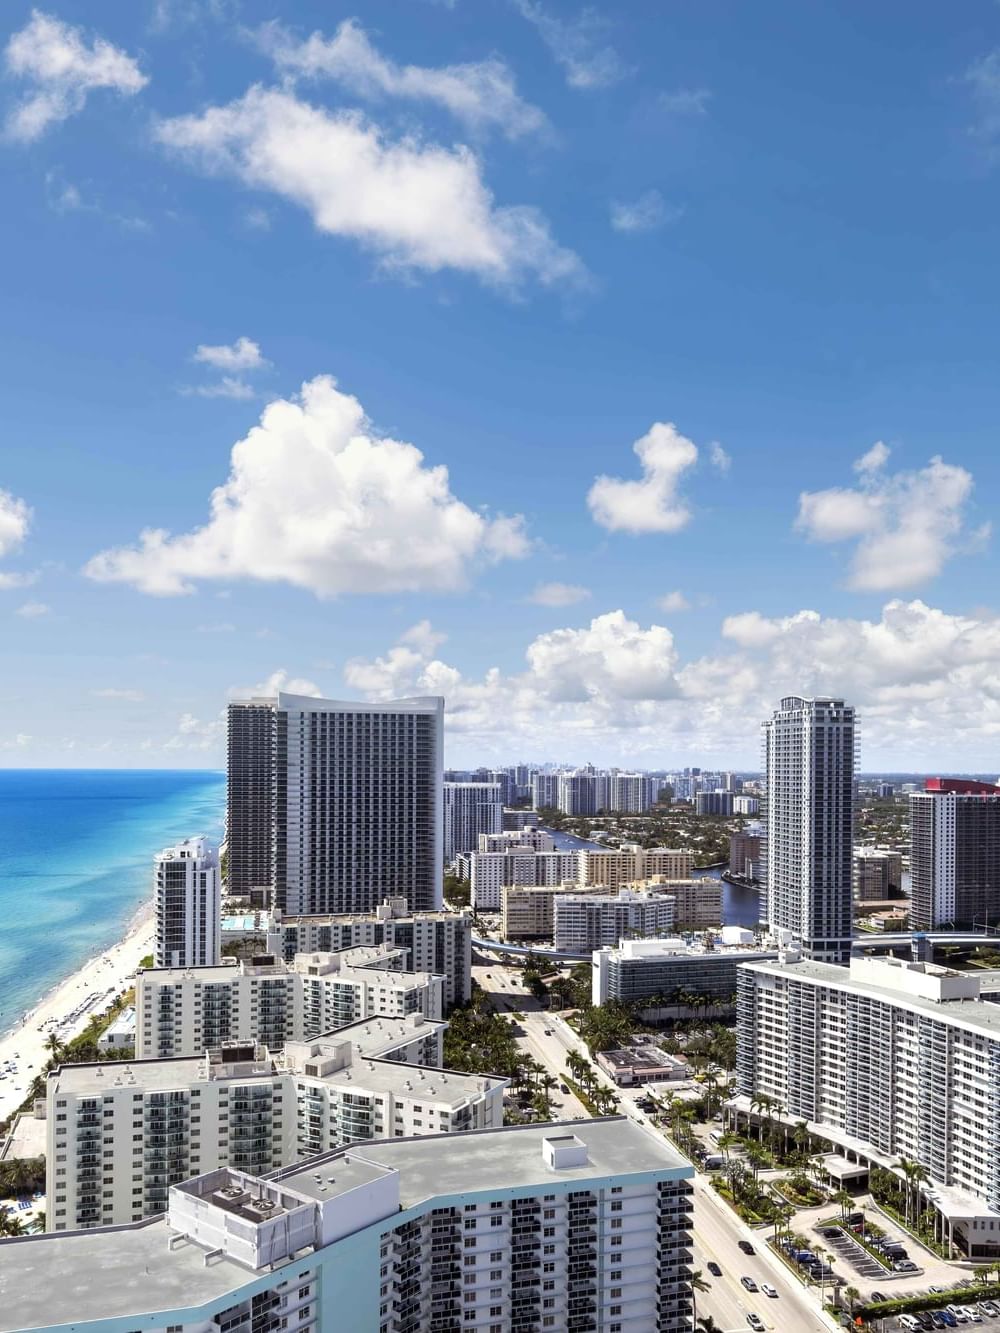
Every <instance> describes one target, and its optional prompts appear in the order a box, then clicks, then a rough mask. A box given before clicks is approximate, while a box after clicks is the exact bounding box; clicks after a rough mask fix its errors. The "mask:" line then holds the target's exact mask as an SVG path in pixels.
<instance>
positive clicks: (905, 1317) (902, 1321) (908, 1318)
mask: <svg viewBox="0 0 1000 1333" xmlns="http://www.w3.org/2000/svg"><path fill="white" fill-rule="evenodd" d="M899 1327H900V1328H909V1329H919V1327H920V1325H919V1324H918V1323H917V1321H916V1319H915V1318H914V1316H913V1315H911V1314H901V1315H900V1316H899Z"/></svg>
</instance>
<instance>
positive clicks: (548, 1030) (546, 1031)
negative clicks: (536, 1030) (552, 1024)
mask: <svg viewBox="0 0 1000 1333" xmlns="http://www.w3.org/2000/svg"><path fill="white" fill-rule="evenodd" d="M545 1035H546V1036H547V1037H551V1036H552V1029H551V1028H546V1029H545Z"/></svg>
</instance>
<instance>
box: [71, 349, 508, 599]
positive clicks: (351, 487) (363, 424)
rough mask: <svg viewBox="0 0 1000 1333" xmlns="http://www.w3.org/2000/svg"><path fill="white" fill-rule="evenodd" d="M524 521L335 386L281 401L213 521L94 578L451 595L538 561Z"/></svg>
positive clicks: (154, 538)
mask: <svg viewBox="0 0 1000 1333" xmlns="http://www.w3.org/2000/svg"><path fill="white" fill-rule="evenodd" d="M528 549H529V545H528V540H527V538H526V536H525V532H524V525H523V521H522V519H521V518H520V517H513V518H511V517H506V516H504V515H498V516H497V517H495V518H490V517H487V516H484V515H483V514H482V513H480V512H477V511H476V510H474V509H471V508H470V507H469V506H468V505H467V504H465V503H463V502H462V501H461V500H459V499H458V498H457V497H456V496H454V495H453V494H452V492H451V489H450V487H449V484H448V469H447V468H446V467H444V466H441V465H438V466H436V467H431V466H428V465H427V464H426V462H425V460H424V456H423V454H422V453H421V452H420V450H419V449H417V448H416V447H415V446H414V445H412V444H407V443H405V442H403V441H400V440H394V439H392V438H389V437H387V436H382V435H379V434H377V433H376V432H375V430H374V428H373V427H372V425H371V423H370V422H369V420H368V419H367V417H366V416H365V412H364V409H363V408H362V406H361V404H360V403H359V402H358V400H357V399H356V398H353V397H352V396H351V395H350V394H346V393H343V392H342V391H341V390H340V389H338V388H337V385H336V382H335V381H334V380H333V379H332V378H331V377H330V376H325V375H324V376H320V377H318V378H317V379H314V380H310V381H308V382H307V383H306V384H304V385H303V386H302V392H301V395H300V396H299V397H298V398H295V399H291V400H287V399H278V400H276V401H275V402H272V403H269V404H268V406H267V407H266V408H265V409H264V412H263V414H262V416H261V419H260V425H259V426H256V427H254V429H253V430H251V431H250V433H249V435H247V436H246V438H245V439H243V440H240V441H239V443H238V444H236V445H235V446H234V448H233V451H232V457H231V468H230V473H229V477H228V479H227V480H226V481H225V482H224V483H223V485H221V486H219V487H218V488H217V489H216V490H215V491H214V492H213V493H212V497H211V513H210V517H209V519H208V521H207V523H206V524H205V525H204V526H203V527H200V528H196V529H195V530H194V531H192V532H189V533H185V534H182V535H180V536H176V537H175V536H171V535H170V534H169V533H168V532H166V531H164V530H163V529H162V528H151V529H147V530H146V531H145V532H143V533H142V534H141V537H140V542H139V545H138V546H132V547H119V548H117V549H114V550H109V551H103V552H101V553H100V554H98V555H96V556H94V558H93V559H92V560H91V561H90V562H89V563H88V564H87V566H86V568H85V571H84V572H85V573H86V574H87V575H88V576H89V577H90V578H93V579H96V580H98V581H99V582H105V583H130V584H132V585H133V586H134V587H137V588H139V589H140V590H141V591H143V592H147V593H153V594H157V595H160V596H174V595H177V594H179V593H187V592H191V591H192V590H193V588H194V585H195V584H196V583H197V582H198V580H201V579H226V580H232V579H241V578H242V579H256V580H259V581H261V582H268V583H279V582H282V583H290V584H293V585H294V586H296V587H300V588H306V589H308V590H309V591H310V592H313V593H315V594H316V595H317V596H321V597H327V596H336V595H338V594H343V593H396V592H418V591H420V592H424V591H451V590H454V589H458V588H462V587H464V586H465V585H466V583H467V581H468V577H469V574H470V572H471V571H472V569H473V568H474V567H475V566H476V565H481V564H483V563H489V562H494V561H498V560H505V559H516V558H519V557H521V556H524V555H526V554H527V552H528Z"/></svg>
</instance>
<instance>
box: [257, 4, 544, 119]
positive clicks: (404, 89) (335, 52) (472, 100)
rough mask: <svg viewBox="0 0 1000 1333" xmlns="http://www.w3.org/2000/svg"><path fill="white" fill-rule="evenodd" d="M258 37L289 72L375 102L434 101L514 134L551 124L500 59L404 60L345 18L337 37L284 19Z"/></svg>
mask: <svg viewBox="0 0 1000 1333" xmlns="http://www.w3.org/2000/svg"><path fill="white" fill-rule="evenodd" d="M258 40H259V42H260V44H261V46H262V47H263V49H264V50H265V51H267V53H268V54H269V55H270V56H271V57H272V58H273V60H274V61H275V63H276V65H277V66H278V68H279V69H280V70H281V71H282V73H284V74H286V75H290V76H293V77H294V76H302V77H305V78H312V79H318V78H326V79H332V80H334V81H335V82H337V83H339V84H340V85H341V86H342V87H344V88H346V89H347V91H348V92H350V93H353V94H355V95H356V96H358V97H364V98H367V99H369V100H371V101H380V100H383V99H386V98H394V97H395V98H400V99H403V100H406V101H414V102H430V103H433V104H436V105H437V106H441V107H443V108H444V109H445V110H446V111H448V112H449V113H450V114H451V115H453V116H455V117H456V119H458V120H460V121H462V123H463V124H465V125H467V126H468V127H469V128H470V129H474V130H483V129H486V128H490V127H496V128H498V129H500V130H502V131H503V133H504V134H506V136H507V137H508V138H510V139H516V138H519V137H520V136H521V135H523V134H531V133H537V132H538V131H539V130H542V129H544V128H545V126H546V124H547V122H546V119H545V116H544V114H543V113H542V112H541V111H540V110H539V109H538V107H534V106H531V105H530V104H529V103H528V102H525V101H524V100H523V99H522V98H521V97H520V95H519V94H518V91H517V84H516V81H515V79H514V75H513V74H512V72H511V70H510V69H509V67H508V66H507V65H506V64H504V62H503V61H502V60H498V59H496V58H495V57H494V58H492V59H489V60H481V61H474V62H471V63H466V64H459V65H442V66H439V67H428V66H424V65H399V64H397V63H396V62H395V61H394V60H391V59H389V58H388V57H387V56H384V55H382V53H381V52H380V51H379V50H378V49H377V48H376V47H375V45H374V44H373V42H372V40H371V38H370V37H369V36H368V34H367V33H366V32H365V30H364V29H363V28H362V27H361V25H360V24H359V23H358V21H357V20H356V19H345V20H344V21H343V22H342V23H341V24H340V26H339V27H338V28H337V30H336V32H335V33H334V34H333V36H332V37H325V36H324V35H323V34H322V33H321V32H314V33H313V34H312V35H311V36H310V37H308V38H306V39H305V40H304V41H300V40H299V39H298V38H297V37H295V36H294V34H292V33H291V32H289V31H288V29H287V28H285V27H283V26H282V25H281V24H280V23H277V22H273V23H268V24H265V25H264V27H263V28H261V29H260V31H259V33H258Z"/></svg>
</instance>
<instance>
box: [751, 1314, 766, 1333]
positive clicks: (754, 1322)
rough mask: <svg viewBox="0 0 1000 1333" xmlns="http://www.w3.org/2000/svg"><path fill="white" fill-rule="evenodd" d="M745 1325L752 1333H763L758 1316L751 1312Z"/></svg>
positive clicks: (761, 1321) (762, 1325)
mask: <svg viewBox="0 0 1000 1333" xmlns="http://www.w3.org/2000/svg"><path fill="white" fill-rule="evenodd" d="M747 1323H748V1324H749V1325H750V1327H751V1328H752V1329H753V1330H754V1333H764V1329H765V1325H764V1321H763V1319H761V1317H760V1315H759V1314H754V1312H753V1311H752V1310H751V1311H750V1313H749V1314H748V1315H747Z"/></svg>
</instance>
